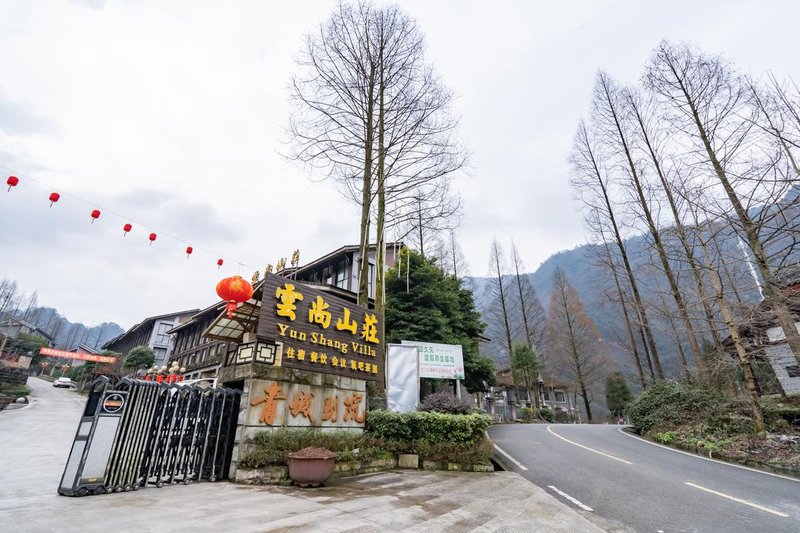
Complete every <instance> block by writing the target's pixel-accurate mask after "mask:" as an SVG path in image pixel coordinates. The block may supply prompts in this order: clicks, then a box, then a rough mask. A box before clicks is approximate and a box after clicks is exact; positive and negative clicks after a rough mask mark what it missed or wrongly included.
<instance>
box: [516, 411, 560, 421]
mask: <svg viewBox="0 0 800 533" xmlns="http://www.w3.org/2000/svg"><path fill="white" fill-rule="evenodd" d="M519 418H520V420H521V421H522V422H550V423H552V422H554V421H555V418H556V417H555V414H553V411H551V410H550V409H536V408H534V407H523V408H522V409H520V410H519Z"/></svg>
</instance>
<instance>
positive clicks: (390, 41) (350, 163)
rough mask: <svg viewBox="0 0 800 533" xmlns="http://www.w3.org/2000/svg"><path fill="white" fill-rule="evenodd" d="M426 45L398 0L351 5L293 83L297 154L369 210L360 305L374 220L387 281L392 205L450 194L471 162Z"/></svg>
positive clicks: (318, 36) (319, 36)
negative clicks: (451, 182) (446, 190)
mask: <svg viewBox="0 0 800 533" xmlns="http://www.w3.org/2000/svg"><path fill="white" fill-rule="evenodd" d="M424 51H425V43H424V36H423V34H422V32H421V31H420V30H419V28H418V26H417V24H416V22H415V21H414V20H413V19H412V18H411V17H409V16H408V15H406V14H405V13H404V12H403V11H401V10H400V8H398V7H397V6H380V7H376V6H374V5H373V4H371V3H368V2H359V3H357V4H345V3H343V2H342V3H340V4H339V5H338V6H337V8H336V10H335V11H334V13H333V14H332V15H331V17H330V18H329V19H328V20H327V21H326V22H325V23H323V25H322V26H321V27H320V29H319V31H318V32H317V33H315V34H314V35H310V36H309V37H308V39H307V41H306V46H305V48H304V50H303V52H302V55H301V58H300V59H299V61H298V66H299V67H300V68H299V74H297V75H296V76H295V77H294V79H293V80H292V100H293V102H294V104H295V112H294V113H293V115H292V117H291V119H290V131H291V133H292V135H293V146H294V151H293V153H292V154H291V156H292V157H293V158H295V159H297V160H300V161H303V162H306V163H308V164H310V165H311V166H313V167H314V168H316V169H318V170H319V171H321V172H322V174H323V176H324V177H326V178H331V179H334V180H336V182H337V183H338V184H339V185H340V188H341V190H342V192H343V193H344V194H345V196H346V197H348V198H350V199H352V200H353V201H354V202H355V203H356V204H357V205H359V206H360V208H361V225H360V230H361V232H360V245H359V248H360V256H361V265H360V268H359V271H360V278H359V279H360V281H359V303H360V304H361V305H366V303H367V300H368V290H367V289H368V278H369V270H368V267H369V265H368V263H367V261H366V258H367V256H368V251H369V241H370V228H371V222H372V219H373V218H374V219H375V224H376V233H377V241H378V246H377V248H378V258H377V261H376V263H377V264H376V272H378V273H379V275H380V276H381V277H382V270H383V268H384V264H383V262H382V261H383V256H384V254H383V249H384V243H385V238H384V235H385V232H386V225H387V221H388V220H391V218H392V216H393V214H392V213H389V212H387V206H389V205H394V206H396V207H397V209H398V211H397V212H398V213H400V214H401V215H400V216H404V214H406V213H408V211H409V209H408V208H407V206H408V205H409V204H411V203H413V201H414V198H415V195H419V194H425V191H427V193H428V194H425V196H423V197H426V198H427V197H428V196H429V195H430V193H431V190H434V191H435V190H442V189H443V187H442V186H441V182H444V181H447V180H448V179H449V178H450V176H451V174H453V173H454V172H456V171H457V170H459V169H460V168H461V167H462V166H463V165H464V163H465V161H466V154H465V151H464V150H463V148H462V147H461V146H460V145H459V144H458V143H457V142H456V141H455V139H454V136H453V135H454V131H455V129H456V126H457V124H458V121H457V120H456V119H455V118H454V117H453V116H452V115H451V114H450V112H449V106H450V102H451V100H452V94H451V93H450V92H449V91H447V90H446V89H445V88H444V87H443V86H442V84H441V82H440V81H439V79H438V78H437V77H436V76H435V74H434V71H433V68H432V67H431V66H430V64H428V63H427V62H426V61H425V58H424ZM376 199H377V200H376ZM373 202H375V203H373ZM375 204H377V205H375ZM373 208H374V210H373ZM380 285H381V286H382V284H380ZM379 290H380V291H381V293H382V287H381V289H379ZM377 300H380V298H378V299H377ZM381 303H382V302H379V305H380V304H381Z"/></svg>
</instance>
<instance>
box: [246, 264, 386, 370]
mask: <svg viewBox="0 0 800 533" xmlns="http://www.w3.org/2000/svg"><path fill="white" fill-rule="evenodd" d="M263 290H264V296H263V300H262V302H261V313H260V316H259V320H258V326H257V328H256V334H257V335H258V336H259V337H261V338H264V339H266V340H270V341H277V342H281V343H283V358H282V361H281V366H282V367H285V368H297V369H301V370H309V371H312V372H320V373H323V374H335V375H339V376H345V377H351V378H356V379H365V380H372V381H383V375H384V368H383V362H384V358H383V349H382V343H381V339H379V338H378V332H379V331H380V328H379V327H378V317H377V315H376V314H375V313H374V312H372V311H370V310H369V309H365V308H364V307H361V306H358V305H355V304H353V303H351V302H349V301H347V300H345V299H343V298H339V297H337V296H334V295H332V294H329V293H327V292H324V291H322V290H320V289H317V288H315V287H313V286H311V285H306V284H303V283H302V282H300V281H296V280H291V279H288V278H284V277H281V276H278V275H275V274H267V276H266V277H265V278H264V285H263Z"/></svg>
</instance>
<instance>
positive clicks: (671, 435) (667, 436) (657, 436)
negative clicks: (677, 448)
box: [653, 431, 678, 444]
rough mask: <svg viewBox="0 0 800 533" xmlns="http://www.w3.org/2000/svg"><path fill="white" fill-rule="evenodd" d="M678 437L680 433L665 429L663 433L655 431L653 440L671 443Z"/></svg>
mask: <svg viewBox="0 0 800 533" xmlns="http://www.w3.org/2000/svg"><path fill="white" fill-rule="evenodd" d="M677 437H678V433H677V432H675V431H664V432H663V433H654V434H653V440H655V441H656V442H660V443H661V444H670V443H672V442H675V440H676V439H677Z"/></svg>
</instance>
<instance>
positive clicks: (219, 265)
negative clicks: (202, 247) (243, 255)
mask: <svg viewBox="0 0 800 533" xmlns="http://www.w3.org/2000/svg"><path fill="white" fill-rule="evenodd" d="M224 262H225V261H223V260H222V259H217V270H219V267H221V266H222V263H224Z"/></svg>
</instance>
